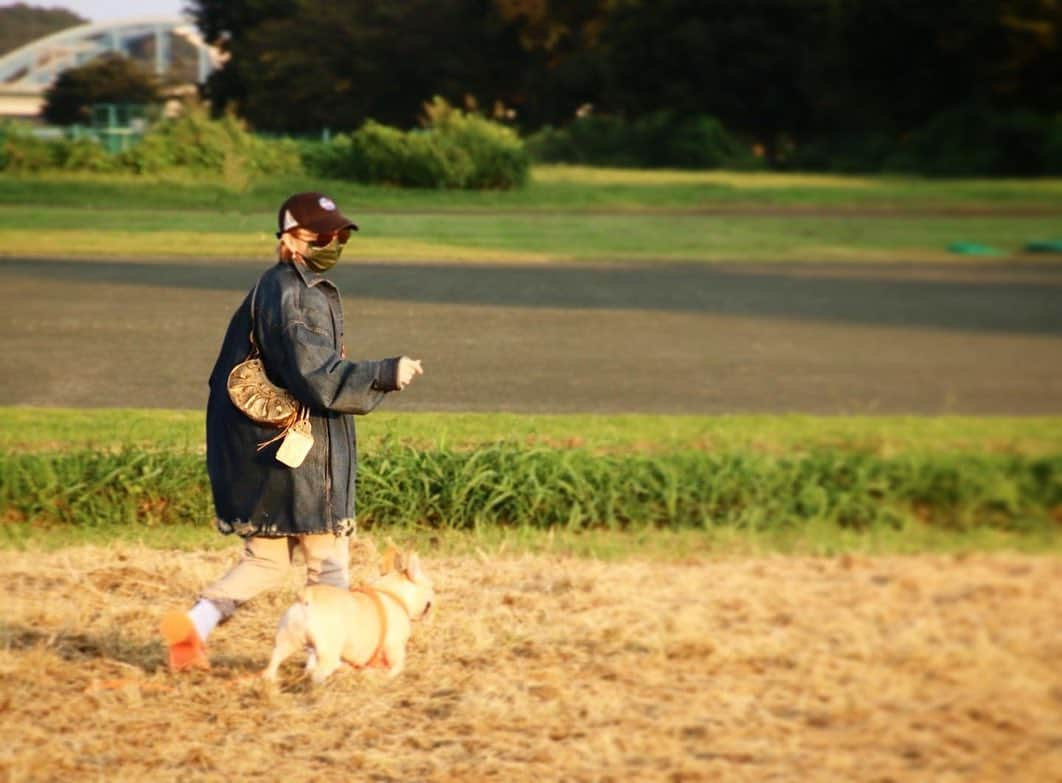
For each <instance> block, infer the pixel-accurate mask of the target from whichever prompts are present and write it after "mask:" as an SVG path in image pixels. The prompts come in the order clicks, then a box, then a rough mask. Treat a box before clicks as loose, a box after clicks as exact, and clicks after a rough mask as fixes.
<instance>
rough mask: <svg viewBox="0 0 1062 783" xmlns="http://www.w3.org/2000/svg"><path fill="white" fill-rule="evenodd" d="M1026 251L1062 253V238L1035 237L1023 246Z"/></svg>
mask: <svg viewBox="0 0 1062 783" xmlns="http://www.w3.org/2000/svg"><path fill="white" fill-rule="evenodd" d="M1025 251H1026V252H1027V253H1062V239H1037V240H1035V241H1033V242H1030V243H1029V244H1027V245H1026V246H1025Z"/></svg>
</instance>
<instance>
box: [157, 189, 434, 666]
mask: <svg viewBox="0 0 1062 783" xmlns="http://www.w3.org/2000/svg"><path fill="white" fill-rule="evenodd" d="M357 230H358V227H357V225H356V224H355V223H354V222H353V221H352V220H350V219H349V218H347V217H346V216H344V215H343V214H342V213H341V212H340V210H339V209H338V208H337V207H336V204H335V202H333V201H332V200H331V199H330V198H329V197H328V196H326V195H324V194H323V193H315V192H306V193H296V194H294V195H292V196H290V197H289V198H288V199H287V200H285V201H284V203H283V204H282V205H281V206H280V210H279V211H278V213H277V233H276V235H277V238H278V239H279V244H278V246H277V253H278V256H279V257H278V261H277V263H276V265H275V266H273V267H271V268H270V269H268V270H267V271H266V272H265V273H263V274H262V276H261V278H260V279H259V280H258V283H257V284H256V286H255V288H254V289H253V290H252V291H250V292H249V293H248V294H247V297H246V298H245V299H244V301H243V303H242V304H241V305H240V306H239V308H238V309H237V310H236V312H235V314H234V315H233V317H232V320H231V322H230V323H229V327H228V330H227V332H226V334H225V338H224V341H223V342H222V346H221V351H220V353H219V355H218V358H217V362H216V363H215V365H214V369H213V372H212V373H211V375H210V395H209V400H208V402H207V413H206V442H207V471H208V473H209V476H210V486H211V490H212V494H213V500H214V509H215V513H216V526H217V529H218V530H219V531H220V532H221V533H223V534H235V535H238V536H240V537H242V538H243V539H244V547H243V554H242V556H241V558H240V560H239V561H238V562H237V563H236V565H235V566H233V567H232V569H231V570H229V571H228V572H227V573H226V574H224V575H223V576H222V577H221V578H220V579H218V580H217V581H215V582H213V583H212V584H210V585H208V586H207V587H206V588H205V589H204V590H203V591H202V592H201V593H200V595H199V597H198V600H197V601H196V603H195V604H194V606H192V608H191V609H190V610H189V611H183V610H176V609H175V610H172V611H170V612H167V613H166V614H165V615H164V617H163V618H162V621H161V624H160V633H161V635H162V638H163V641H164V642H165V644H166V645H167V647H168V655H169V667H170V670H171V671H184V670H187V669H193V668H209V658H208V653H207V647H206V641H207V638H208V636H209V635H210V634H211V632H212V631H213V630H214V628H215V627H216V626H217V625H218V624H219V623H220V622H222V621H224V620H226V619H228V618H229V617H231V616H232V615H233V614H234V613H235V611H236V609H237V607H239V606H240V605H241V604H243V603H245V602H247V601H249V600H251V599H252V598H254V597H255V596H256V595H259V594H260V593H262V592H264V591H266V590H270V589H275V588H276V587H278V586H279V585H280V584H281V583H282V582H283V580H284V577H285V575H286V573H287V571H288V568H289V567H290V565H291V562H292V557H293V555H294V553H295V552H296V551H297V550H298V551H300V552H301V554H302V556H303V559H304V560H305V562H306V582H307V584H330V585H335V586H337V587H341V588H347V587H349V579H350V576H349V557H350V555H349V545H350V536H351V535H352V534H353V533H354V531H355V517H354V505H355V503H354V500H355V476H356V473H357V448H356V437H355V431H354V419H353V417H352V416H351V415H350V414H367V413H369V412H370V411H372V410H373V409H375V408H376V407H377V406H378V405H379V404H380V402H382V401H383V399H384V397H385V396H386V395H387V394H389V393H391V392H396V391H401V390H402V389H404V388H405V387H406V386H408V385H409V384H410V383H411V382H412V380H413V379H414V378H415V377H416V376H418V375H421V374H422V373H423V368H422V366H421V362H420V361H419V360H416V359H411V358H409V357H408V356H397V357H393V358H388V359H380V360H362V359H351V358H349V357H348V356H347V353H346V349H345V347H344V344H343V305H342V301H341V300H340V296H339V290H338V289H337V288H336V286H335V285H334V284H333V283H332V282H331V281H330V280H328V279H327V278H326V277H325V276H324V274H325V273H327V272H328V270H330V269H331V268H332V267H333V266H335V264H336V263H337V262H338V261H339V258H340V255H341V254H342V252H343V248H344V246H345V245H346V243H347V241H348V239H349V238H350V235H351V232H352V231H357ZM253 349H257V353H258V357H259V358H260V359H261V361H262V364H263V365H264V369H265V372H266V374H267V376H268V379H269V381H270V382H272V383H273V384H275V385H276V386H279V387H281V388H282V389H284V390H287V391H288V392H289V393H290V395H291V396H292V397H293V398H294V400H295V401H296V403H297V406H298V407H297V411H298V416H297V417H294V416H293V418H292V420H291V421H289V422H288V428H287V429H286V430H278V429H277V427H276V426H270V425H268V424H265V425H264V424H260V423H257V422H256V421H254V420H252V419H251V418H250V417H249V416H248V415H247V414H245V413H244V412H243V411H241V409H240V408H239V407H237V405H236V404H235V403H234V401H233V399H232V398H231V397H230V394H229V388H228V384H229V376H230V373H231V372H232V371H233V369H234V368H235V367H237V365H239V364H241V363H242V362H244V361H245V360H246V359H247V358H248V356H249V355H250V354H251V353H252V351H253ZM296 418H297V420H298V424H297V425H296V426H295V427H292V426H291V425H292V422H294V421H295V420H296ZM307 422H308V430H307ZM293 431H297V432H298V433H299V434H298V435H292V434H291V433H292V432H293ZM285 435H286V436H287V437H285ZM288 438H292V439H293V444H294V446H296V448H294V449H292V451H294V452H297V453H296V455H295V456H294V457H292V456H291V452H290V451H288V450H287V445H288V444H287V440H288ZM311 441H312V442H311ZM298 447H301V448H298ZM302 452H305V455H304V456H303V455H302ZM278 454H279V456H280V459H278ZM282 460H283V461H282ZM300 460H301V461H300ZM293 465H297V467H293Z"/></svg>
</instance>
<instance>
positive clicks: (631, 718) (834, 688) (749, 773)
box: [0, 545, 1062, 781]
mask: <svg viewBox="0 0 1062 783" xmlns="http://www.w3.org/2000/svg"><path fill="white" fill-rule="evenodd" d="M235 554H236V553H235V551H224V552H211V553H202V554H193V553H183V552H168V551H158V550H151V549H146V548H140V547H136V546H127V545H115V546H113V547H109V548H102V547H89V548H76V549H75V548H71V549H66V550H62V551H58V552H54V553H17V552H10V551H8V552H0V586H2V588H3V590H4V615H3V621H2V623H3V625H2V631H0V731H2V734H3V736H4V739H5V742H4V746H3V749H2V750H0V779H3V780H10V781H15V780H60V779H66V780H84V779H89V778H91V779H97V778H99V779H107V780H153V781H169V780H218V781H222V780H226V781H227V780H233V779H235V780H250V779H270V780H282V779H283V780H295V781H299V780H323V779H341V780H351V779H358V780H381V781H382V780H400V779H401V780H407V781H408V780H431V781H457V780H461V781H469V780H504V781H524V780H527V781H542V780H573V781H584V780H585V781H604V780H615V781H626V780H669V781H693V780H705V781H708V780H712V781H716V780H758V781H759V780H866V781H901V780H978V781H989V780H999V781H1003V780H1018V779H1021V780H1044V781H1047V780H1058V779H1059V775H1060V773H1062V721H1060V715H1062V669H1060V667H1059V665H1058V662H1059V661H1060V660H1062V631H1060V626H1059V617H1060V616H1062V597H1060V596H1062V562H1060V561H1059V560H1058V559H1057V558H1051V557H1026V556H1017V555H1013V556H1012V555H983V556H982V555H977V556H969V557H950V556H949V557H943V556H940V557H938V556H923V557H875V558H863V557H851V556H847V557H842V558H836V559H821V558H806V557H763V558H742V559H719V560H716V559H707V558H705V559H697V560H692V559H691V560H689V561H686V562H682V563H679V564H661V563H649V562H640V561H633V560H632V561H625V562H611V563H605V562H598V561H593V560H581V559H575V558H569V557H562V556H543V555H537V556H530V555H528V556H506V557H493V556H486V555H484V556H482V557H447V558H433V557H432V556H431V555H430V554H429V555H428V556H427V559H426V565H427V568H428V570H429V573H431V574H432V575H433V576H434V578H435V580H436V586H437V588H438V600H439V608H438V611H437V613H436V614H435V616H434V617H433V618H432V619H430V620H429V621H427V622H426V623H424V624H421V625H419V626H417V627H416V628H415V630H414V634H413V638H412V640H411V642H410V655H409V660H408V665H407V669H406V671H405V672H404V673H403V674H402V675H401V676H400V677H399V678H398V680H396V681H394V682H388V681H386V680H385V679H384V678H383V677H382V675H381V674H380V673H379V672H377V671H370V672H353V671H344V672H341V673H340V674H338V675H336V676H335V677H334V678H333V679H332V680H331V681H330V682H329V683H328V685H327V687H325V688H323V689H318V690H315V689H313V688H312V687H311V686H309V684H308V683H307V682H306V680H304V679H303V678H302V676H301V662H295V661H289V662H288V664H287V665H286V666H285V667H284V668H283V669H282V671H281V679H280V682H279V684H278V685H277V686H270V685H267V684H265V683H262V682H260V681H250V682H244V681H241V680H240V679H239V678H241V677H242V676H243V675H246V674H248V673H250V672H254V671H256V670H258V669H260V668H262V667H263V666H264V665H265V663H266V661H267V660H268V656H269V651H270V647H271V637H272V634H273V631H274V629H275V625H276V621H277V619H278V617H279V615H280V613H281V611H282V610H283V608H284V607H285V606H286V605H287V604H288V603H289V602H290V601H291V600H292V597H293V595H294V590H295V589H296V587H297V585H298V583H299V580H300V579H301V578H302V574H301V572H300V569H293V571H292V574H291V581H290V585H289V587H288V588H286V589H285V590H283V591H281V592H280V593H278V594H275V595H272V596H269V597H266V598H263V599H261V600H258V601H256V602H254V603H252V604H249V605H248V606H247V607H245V608H244V610H243V611H242V612H241V613H240V614H238V615H237V616H236V618H234V619H233V620H232V621H231V622H230V623H229V624H228V625H226V626H223V627H222V628H220V629H219V630H218V631H217V632H216V633H215V636H213V637H212V639H211V643H212V645H211V654H212V660H213V669H212V671H210V672H208V673H196V674H192V675H187V676H181V677H174V676H171V675H169V674H168V673H167V672H166V670H165V665H164V657H163V650H162V647H161V645H160V644H159V642H158V641H157V638H156V626H157V623H158V619H159V616H160V614H161V612H162V611H163V610H164V609H165V608H168V607H170V606H172V605H182V604H184V603H186V602H187V601H188V600H190V599H191V598H192V596H194V594H195V592H196V590H197V589H199V588H200V587H201V586H202V585H204V584H205V583H206V582H207V581H208V580H210V579H211V578H212V577H214V576H215V575H217V574H218V573H219V572H220V571H221V570H223V569H224V568H225V567H227V565H228V563H229V562H231V561H232V560H233V558H234V557H235ZM355 559H356V566H357V567H356V569H355V570H356V572H357V573H359V574H361V575H365V574H367V573H368V571H369V568H368V562H369V557H368V548H361V549H359V550H358V553H357V556H356V558H355Z"/></svg>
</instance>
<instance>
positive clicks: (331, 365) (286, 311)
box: [206, 261, 398, 537]
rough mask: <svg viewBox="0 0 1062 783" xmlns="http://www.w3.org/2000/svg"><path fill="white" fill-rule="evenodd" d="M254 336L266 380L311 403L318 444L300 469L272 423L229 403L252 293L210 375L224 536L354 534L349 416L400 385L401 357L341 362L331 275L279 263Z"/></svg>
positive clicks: (211, 457) (211, 453) (244, 348)
mask: <svg viewBox="0 0 1062 783" xmlns="http://www.w3.org/2000/svg"><path fill="white" fill-rule="evenodd" d="M254 299H255V317H254V328H255V340H256V341H257V343H258V347H259V350H260V352H261V355H262V361H263V363H264V365H265V368H266V373H267V374H268V375H269V379H270V380H271V381H272V382H273V383H275V384H277V385H278V386H282V387H283V388H285V389H287V390H288V391H290V392H291V393H292V394H293V395H294V396H295V398H296V399H298V400H299V402H301V403H303V404H304V405H305V406H308V408H309V411H310V426H311V429H312V434H313V447H312V448H311V449H310V452H309V454H307V455H306V459H305V461H304V462H303V463H302V465H300V466H299V467H298V468H290V467H288V466H286V465H284V464H282V463H280V462H278V461H277V459H276V452H277V449H278V448H279V446H280V442H279V441H277V442H275V443H273V444H271V445H269V446H267V447H265V448H264V449H262V450H261V451H259V450H258V444H259V443H261V442H263V441H267V440H269V439H270V438H273V437H274V436H275V435H277V434H278V432H279V431H278V430H277V429H276V428H275V427H270V426H268V425H260V424H256V423H255V422H253V421H251V419H249V418H247V416H245V415H244V414H243V413H241V412H240V411H239V409H237V408H236V407H235V406H234V405H233V404H232V402H231V400H230V399H229V395H228V389H227V381H228V377H229V372H230V371H231V370H232V368H233V367H235V366H236V365H237V364H239V363H240V362H242V361H243V360H244V359H246V358H247V356H248V354H249V353H250V351H251V343H250V337H249V334H250V328H251V317H250V310H251V293H250V292H248V294H247V297H246V298H245V299H244V301H243V304H241V305H240V307H239V308H238V309H237V310H236V313H235V314H234V315H233V317H232V320H231V322H230V323H229V327H228V330H227V332H226V333H225V340H224V342H223V343H222V346H221V352H220V354H219V355H218V359H217V362H216V363H215V365H214V370H213V372H212V373H211V375H210V396H209V400H208V402H207V415H206V441H207V455H206V456H207V472H208V473H209V475H210V486H211V489H212V491H213V496H214V510H215V513H216V515H217V520H216V524H217V527H218V530H220V531H221V532H222V533H237V534H238V535H241V536H272V537H276V536H287V535H302V534H307V533H326V532H333V533H340V534H343V533H349V532H352V531H353V527H354V481H355V474H356V472H357V439H356V436H355V432H354V419H353V417H352V416H350V415H349V414H364V413H369V412H370V411H371V410H373V409H374V408H375V407H376V406H377V405H379V404H380V402H381V401H382V400H383V398H384V396H385V395H386V393H387V392H390V391H396V390H397V389H398V383H397V375H398V358H397V357H395V358H391V359H382V360H378V361H361V360H358V361H351V360H348V359H345V358H343V355H344V353H345V352H344V349H343V305H342V302H341V300H340V297H339V290H338V289H337V288H336V286H335V285H334V284H333V283H332V282H331V281H329V280H327V279H325V278H324V277H322V276H321V275H319V274H317V273H316V272H313V271H310V270H309V269H307V268H306V267H304V266H303V265H301V264H297V263H288V262H284V261H281V262H278V263H277V265H276V266H274V267H272V268H270V269H268V270H267V271H266V272H265V273H264V274H263V275H262V277H261V279H260V280H259V283H258V292H257V294H256V296H255V298H254Z"/></svg>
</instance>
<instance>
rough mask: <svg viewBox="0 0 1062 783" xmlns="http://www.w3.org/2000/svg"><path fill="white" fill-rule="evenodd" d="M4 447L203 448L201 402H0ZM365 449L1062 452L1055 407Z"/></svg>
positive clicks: (478, 419) (642, 419) (609, 422)
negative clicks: (1020, 412) (1046, 411)
mask: <svg viewBox="0 0 1062 783" xmlns="http://www.w3.org/2000/svg"><path fill="white" fill-rule="evenodd" d="M0 419H2V420H3V422H4V426H3V428H0V450H11V451H63V450H74V451H76V450H86V449H101V450H108V451H115V450H122V449H127V448H136V449H143V450H154V449H170V450H182V451H193V452H197V453H201V452H202V450H203V441H204V431H205V422H204V415H203V413H202V412H200V411H180V410H160V409H149V408H77V409H70V408H35V407H26V406H7V407H0ZM357 427H358V442H359V444H360V448H361V451H362V453H363V454H366V453H369V452H372V451H377V450H379V449H382V448H386V447H388V446H393V445H401V446H412V447H415V448H418V449H444V450H445V449H454V450H459V451H461V450H467V449H477V448H482V447H483V446H491V445H508V446H513V447H519V448H535V447H546V448H557V449H569V448H582V449H586V450H588V451H593V452H599V453H643V454H655V453H662V452H674V451H682V450H697V451H706V452H735V451H742V452H752V453H756V454H773V455H777V456H793V455H796V454H803V453H807V452H809V451H821V450H824V449H834V450H840V451H858V452H865V453H870V454H876V455H879V456H884V457H888V456H896V455H898V454H907V453H912V452H913V453H936V454H940V453H952V452H966V453H992V454H1020V455H1025V456H1030V457H1033V456H1045V455H1050V454H1062V417H1058V416H930V417H926V416H806V415H799V414H789V415H781V416H765V415H729V416H692V415H691V416H668V415H654V414H622V415H595V414H552V415H550V414H536V415H532V414H513V413H428V412H412V411H410V412H393V411H384V410H381V411H376V412H375V413H373V414H372V415H371V416H366V417H360V418H358V420H357Z"/></svg>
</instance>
